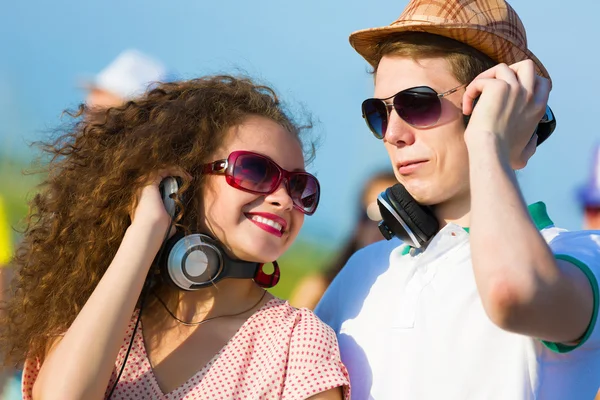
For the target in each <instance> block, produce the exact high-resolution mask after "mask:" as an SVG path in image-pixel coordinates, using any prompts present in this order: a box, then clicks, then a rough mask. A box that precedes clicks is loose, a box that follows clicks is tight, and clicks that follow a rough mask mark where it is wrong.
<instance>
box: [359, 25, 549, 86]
mask: <svg viewBox="0 0 600 400" xmlns="http://www.w3.org/2000/svg"><path fill="white" fill-rule="evenodd" d="M401 32H426V33H431V34H434V35H440V36H445V37H448V38H450V39H454V40H457V41H459V42H462V43H465V44H467V45H469V46H471V47H473V48H475V49H477V50H479V51H480V52H482V53H483V54H485V55H487V56H488V57H490V58H491V59H492V60H495V61H496V62H498V63H506V64H508V65H510V64H514V63H516V62H518V61H522V60H525V59H531V60H532V61H533V62H534V63H535V66H536V72H537V74H538V75H541V76H543V77H544V78H547V79H550V74H549V73H548V71H547V70H546V68H545V67H544V65H543V64H542V63H541V62H540V60H538V58H537V57H536V56H535V55H534V54H533V53H532V52H531V51H529V50H526V51H523V50H521V49H520V48H519V47H518V46H516V45H515V44H514V43H512V42H511V41H510V40H508V39H506V38H504V37H502V36H501V35H498V34H497V33H494V32H491V31H490V30H489V28H487V27H485V26H479V27H478V28H477V29H474V28H473V25H467V24H435V25H434V24H432V23H428V22H425V21H400V22H397V23H395V24H393V25H389V26H384V27H379V28H369V29H362V30H359V31H356V32H353V33H352V34H351V35H350V38H349V39H350V44H351V45H352V47H354V49H355V50H356V51H357V52H358V53H359V54H360V55H361V56H363V57H364V59H365V60H366V61H367V62H368V63H369V64H371V65H372V66H374V65H375V64H376V63H377V61H378V60H377V51H378V50H377V45H378V44H379V43H381V41H382V40H383V39H385V38H386V37H387V36H389V35H391V34H395V33H401Z"/></svg>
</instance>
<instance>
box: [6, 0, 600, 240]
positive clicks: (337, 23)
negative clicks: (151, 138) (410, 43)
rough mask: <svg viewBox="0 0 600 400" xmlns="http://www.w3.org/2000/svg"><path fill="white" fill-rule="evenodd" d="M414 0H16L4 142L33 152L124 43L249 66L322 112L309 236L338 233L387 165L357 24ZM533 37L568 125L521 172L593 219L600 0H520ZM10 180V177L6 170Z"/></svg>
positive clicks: (561, 210)
mask: <svg viewBox="0 0 600 400" xmlns="http://www.w3.org/2000/svg"><path fill="white" fill-rule="evenodd" d="M406 4H407V2H406V1H390V0H381V1H374V0H373V1H368V2H367V1H364V0H363V1H356V0H347V1H344V2H341V1H327V0H318V1H317V0H305V1H302V2H287V1H281V0H279V1H276V0H266V1H262V0H261V1H258V0H257V1H252V2H242V1H233V0H222V1H218V2H204V1H190V0H180V1H177V2H166V1H158V0H144V1H141V0H129V1H127V0H125V1H117V0H103V1H98V0H96V1H86V2H82V1H78V2H76V1H66V0H54V1H52V2H42V1H40V0H37V1H28V2H24V1H13V2H5V4H3V7H2V8H3V10H2V16H0V49H2V54H1V56H0V145H2V149H1V150H0V154H10V153H15V152H20V153H22V154H24V155H25V156H28V154H29V153H28V150H26V148H25V146H24V141H25V140H32V139H36V138H41V137H42V136H41V135H42V132H43V131H45V130H48V129H51V128H52V127H55V126H56V125H57V124H59V123H60V113H61V111H62V110H63V109H65V108H69V107H75V106H76V105H77V104H78V103H79V102H80V101H81V100H82V99H83V96H84V93H83V92H82V91H81V90H80V89H79V88H78V87H77V82H78V80H80V79H81V78H83V77H86V76H87V77H89V76H93V75H94V74H96V73H97V72H99V71H100V70H101V69H102V68H103V67H104V66H106V65H107V64H108V63H109V62H110V61H112V60H113V59H114V58H115V57H116V56H117V55H118V54H119V53H120V52H121V51H122V50H124V49H126V48H137V49H139V50H141V51H143V52H145V53H148V54H149V55H151V56H153V57H156V58H158V59H160V60H162V61H163V62H164V63H165V64H166V65H167V66H168V68H169V69H170V70H171V71H173V72H174V73H175V74H176V76H178V77H180V78H191V77H195V76H199V75H204V74H210V73H219V72H229V73H236V72H244V73H248V74H250V75H252V76H254V77H256V78H258V79H259V80H261V81H263V82H266V83H269V84H271V85H272V86H274V87H275V89H276V90H277V91H278V92H279V93H280V94H281V96H282V97H283V98H284V100H286V101H287V102H288V104H289V106H290V107H291V109H292V110H296V111H298V112H299V113H303V112H310V113H311V115H312V117H313V119H314V121H315V123H316V124H315V129H314V132H313V136H317V137H318V138H319V139H320V143H321V144H320V147H319V149H318V153H317V158H316V159H315V162H314V163H313V165H312V166H311V167H310V168H309V170H310V171H313V172H315V173H316V175H317V176H318V177H319V179H320V181H321V183H322V187H323V196H322V203H321V206H320V208H319V210H318V212H317V213H316V214H315V215H314V216H313V217H310V218H307V220H306V224H305V227H304V229H303V232H302V235H303V237H305V238H309V237H311V238H319V239H329V240H332V241H334V242H337V241H339V240H341V239H342V238H344V237H345V236H346V235H347V234H348V230H349V229H350V228H351V225H352V221H353V220H354V218H355V215H354V211H355V203H356V199H357V192H358V190H360V187H361V185H362V183H363V181H364V180H365V179H366V178H367V177H368V175H369V174H370V173H372V172H374V171H376V170H378V169H380V168H383V167H387V166H388V160H387V156H386V153H385V151H384V149H383V145H382V143H381V142H379V141H377V140H375V139H374V138H373V137H372V136H371V134H370V133H369V131H368V129H367V128H366V126H365V124H364V122H363V121H362V118H361V115H360V103H361V102H362V100H363V99H364V98H366V97H369V96H370V95H371V94H372V81H371V77H370V76H369V75H368V74H367V70H368V68H367V64H366V63H365V62H364V61H363V60H362V58H361V57H360V56H358V55H357V54H356V53H355V52H354V50H353V49H352V48H351V47H350V45H349V44H348V35H349V34H350V33H351V32H352V31H354V30H357V29H362V28H368V27H374V26H381V25H387V24H389V23H390V22H392V21H393V20H395V19H396V18H397V17H398V16H399V15H400V13H401V11H402V9H403V8H404V6H405V5H406ZM511 4H512V5H513V7H514V8H515V9H516V10H517V12H518V13H519V14H520V16H521V18H522V20H523V22H524V24H525V26H526V28H527V33H528V39H529V44H530V48H531V49H532V50H533V52H534V53H535V54H536V55H537V56H538V58H540V59H541V60H542V62H543V63H544V64H545V65H546V67H547V69H548V70H549V71H550V74H551V75H552V78H553V82H554V88H553V91H552V93H551V96H550V105H551V107H552V109H553V110H554V112H555V114H556V116H557V121H558V127H557V130H556V131H555V133H554V135H553V136H552V137H551V139H549V140H548V141H547V142H546V143H545V144H544V145H543V146H541V147H540V148H539V149H538V153H537V154H536V155H535V157H534V158H533V160H532V161H531V162H530V164H529V166H528V167H527V168H526V170H525V171H523V172H521V173H520V174H519V180H520V182H521V184H522V186H523V189H524V194H525V197H526V199H527V201H528V202H534V201H537V200H540V199H543V200H544V201H545V202H546V204H547V205H548V208H549V211H550V215H551V216H552V217H553V219H554V220H555V222H556V223H557V224H559V225H561V226H564V227H566V228H569V229H577V228H579V227H580V225H581V215H580V211H579V208H578V206H577V204H576V202H575V198H574V193H573V192H574V188H575V187H576V186H577V185H579V184H580V183H582V182H583V181H584V180H585V176H586V174H587V171H588V169H589V164H590V159H591V150H592V147H593V145H594V144H595V143H598V142H600V134H599V132H598V126H597V123H596V120H597V118H598V115H599V113H600V111H598V107H599V105H600V101H599V99H598V95H597V93H598V92H599V90H600V78H599V74H598V72H597V69H598V67H597V65H598V61H599V60H598V58H599V57H598V54H597V51H596V50H597V47H598V46H597V40H596V39H597V37H598V34H597V31H596V26H597V24H598V22H597V20H596V19H595V17H596V16H597V15H600V2H597V1H592V0H585V1H578V2H576V3H570V4H576V7H568V6H566V3H565V2H562V1H558V0H547V1H542V0H514V1H512V2H511ZM0 185H1V182H0Z"/></svg>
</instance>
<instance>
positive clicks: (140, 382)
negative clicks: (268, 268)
mask: <svg viewBox="0 0 600 400" xmlns="http://www.w3.org/2000/svg"><path fill="white" fill-rule="evenodd" d="M136 314H137V313H136ZM136 317H137V315H134V317H133V318H132V321H131V323H130V324H129V327H128V329H127V332H126V336H125V338H124V340H123V345H122V346H121V349H120V350H119V354H118V356H117V361H116V363H115V371H116V372H113V375H112V377H111V380H110V382H109V385H108V388H107V392H106V396H108V392H109V390H110V389H111V388H112V386H113V384H114V381H115V379H116V375H117V373H118V371H120V369H121V366H122V363H123V359H124V357H125V353H126V352H127V347H128V346H129V341H130V340H131V335H132V333H133V328H134V326H135V320H136ZM39 368H40V365H39V362H35V361H33V360H28V361H27V362H26V363H25V367H24V371H23V399H24V400H30V399H31V398H32V390H33V384H34V382H35V379H36V377H37V374H38V372H39ZM338 386H343V391H344V399H346V400H348V399H350V381H349V377H348V372H347V371H346V368H345V367H344V365H343V364H342V362H341V359H340V354H339V349H338V343H337V339H336V337H335V333H334V332H333V330H332V329H331V328H330V327H329V326H327V325H326V324H325V323H323V322H322V321H321V320H320V319H319V318H317V317H316V316H315V315H314V314H313V313H312V311H310V310H308V309H296V308H294V307H292V306H290V305H289V303H288V302H286V301H284V300H281V299H278V298H274V299H271V300H270V301H268V302H267V303H266V304H264V305H263V306H262V307H261V308H260V309H259V310H258V311H256V312H255V313H254V314H253V315H252V316H250V318H248V319H247V320H246V322H244V324H243V325H242V327H241V328H240V329H239V330H238V332H237V333H236V334H235V335H234V336H233V337H232V338H231V339H230V340H229V342H228V343H227V344H226V345H225V346H224V347H223V348H222V349H221V350H220V351H219V352H218V353H217V354H216V355H215V356H214V357H213V358H212V360H211V361H209V362H208V364H207V365H206V366H204V368H202V369H201V370H200V371H198V372H197V373H196V374H195V375H194V376H192V377H191V378H190V379H189V380H188V381H187V382H185V383H184V384H182V385H181V386H180V387H179V388H177V389H175V390H174V391H172V392H170V393H163V392H162V391H161V389H160V387H159V386H158V383H157V381H156V378H155V377H154V374H153V372H152V366H151V365H150V361H149V360H148V354H147V353H146V347H145V345H144V337H143V335H142V329H141V323H140V325H139V326H138V329H137V332H136V334H135V337H134V338H133V345H132V348H131V352H130V353H129V356H128V358H127V363H126V365H125V370H124V371H123V374H122V375H121V378H120V379H119V383H118V384H117V387H116V388H115V391H114V392H113V394H112V396H111V399H113V400H117V399H119V400H129V399H132V400H133V399H135V400H139V399H160V400H174V399H211V400H212V399H215V400H217V399H219V400H220V399H223V400H233V399H236V400H237V399H240V400H241V399H252V400H255V399H256V400H258V399H299V400H300V399H302V400H303V399H306V398H308V397H310V396H313V395H315V394H317V393H321V392H324V391H326V390H329V389H332V388H335V387H338Z"/></svg>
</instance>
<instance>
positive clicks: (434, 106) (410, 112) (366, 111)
mask: <svg viewBox="0 0 600 400" xmlns="http://www.w3.org/2000/svg"><path fill="white" fill-rule="evenodd" d="M465 86H467V84H462V85H460V86H457V87H455V88H452V89H450V90H448V91H445V92H443V93H438V92H436V91H435V90H433V89H432V88H430V87H429V86H417V87H413V88H409V89H404V90H401V91H399V92H398V93H396V94H395V95H393V96H390V97H388V98H385V99H376V98H371V99H367V100H365V101H363V103H362V116H363V118H364V119H365V122H366V123H367V126H368V127H369V129H370V130H371V132H373V135H375V137H376V138H377V139H383V137H384V136H385V131H386V130H387V125H388V120H389V116H390V112H391V111H392V109H394V110H396V112H397V113H398V115H399V116H400V118H402V119H403V120H404V121H405V122H406V123H407V124H409V125H411V126H414V127H416V128H428V127H431V126H433V125H435V124H437V122H438V121H439V120H440V117H441V115H442V102H441V98H443V97H445V96H448V95H450V94H452V93H454V92H456V91H457V90H459V89H461V88H463V87H465ZM390 99H392V104H388V103H386V102H385V101H386V100H390Z"/></svg>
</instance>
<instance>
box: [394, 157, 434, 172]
mask: <svg viewBox="0 0 600 400" xmlns="http://www.w3.org/2000/svg"><path fill="white" fill-rule="evenodd" d="M427 161H428V160H410V161H402V162H400V163H397V164H396V167H397V168H398V172H400V174H402V175H407V174H410V173H412V172H415V171H416V170H417V169H418V168H419V167H421V166H423V165H424V164H425V163H426V162H427Z"/></svg>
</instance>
